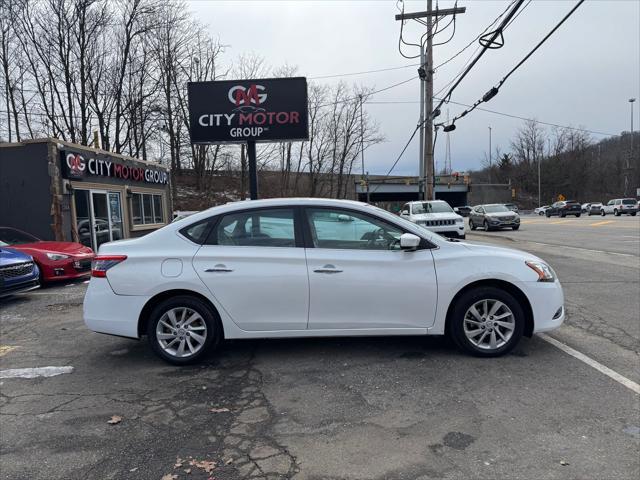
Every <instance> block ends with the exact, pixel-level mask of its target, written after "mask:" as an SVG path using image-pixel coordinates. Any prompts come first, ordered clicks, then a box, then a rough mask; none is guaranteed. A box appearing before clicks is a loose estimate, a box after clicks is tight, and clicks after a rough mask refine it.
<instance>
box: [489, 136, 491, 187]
mask: <svg viewBox="0 0 640 480" xmlns="http://www.w3.org/2000/svg"><path fill="white" fill-rule="evenodd" d="M489 183H491V127H489Z"/></svg>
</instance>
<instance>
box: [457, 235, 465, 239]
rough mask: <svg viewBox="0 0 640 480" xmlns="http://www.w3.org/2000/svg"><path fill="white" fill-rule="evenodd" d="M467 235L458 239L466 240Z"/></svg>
mask: <svg viewBox="0 0 640 480" xmlns="http://www.w3.org/2000/svg"><path fill="white" fill-rule="evenodd" d="M466 239H467V236H466V235H462V236H461V237H458V240H466Z"/></svg>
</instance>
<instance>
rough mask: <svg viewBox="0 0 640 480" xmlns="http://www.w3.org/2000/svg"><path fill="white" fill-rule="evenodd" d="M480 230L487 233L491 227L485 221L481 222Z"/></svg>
mask: <svg viewBox="0 0 640 480" xmlns="http://www.w3.org/2000/svg"><path fill="white" fill-rule="evenodd" d="M482 228H484V231H485V232H488V231H489V230H491V227H490V226H489V222H487V221H486V220H485V221H484V222H482Z"/></svg>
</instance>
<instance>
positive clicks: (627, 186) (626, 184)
mask: <svg viewBox="0 0 640 480" xmlns="http://www.w3.org/2000/svg"><path fill="white" fill-rule="evenodd" d="M635 101H636V99H635V98H630V99H629V104H630V105H631V148H630V151H629V156H628V157H627V168H626V169H625V173H624V195H625V197H626V196H627V190H628V188H629V168H630V166H629V159H630V158H631V160H633V103H634V102H635Z"/></svg>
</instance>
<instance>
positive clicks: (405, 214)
mask: <svg viewBox="0 0 640 480" xmlns="http://www.w3.org/2000/svg"><path fill="white" fill-rule="evenodd" d="M400 216H401V217H402V218H406V219H407V220H409V221H411V222H413V223H417V224H418V225H420V226H421V227H424V228H426V229H427V230H431V231H432V232H435V233H439V234H440V235H443V236H445V237H449V238H459V239H462V240H464V238H465V233H464V219H463V218H462V217H461V216H460V215H458V214H457V213H456V212H454V211H453V208H451V206H449V204H448V203H447V202H445V201H444V200H430V201H426V202H409V203H407V204H405V205H404V206H403V207H402V210H401V211H400Z"/></svg>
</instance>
